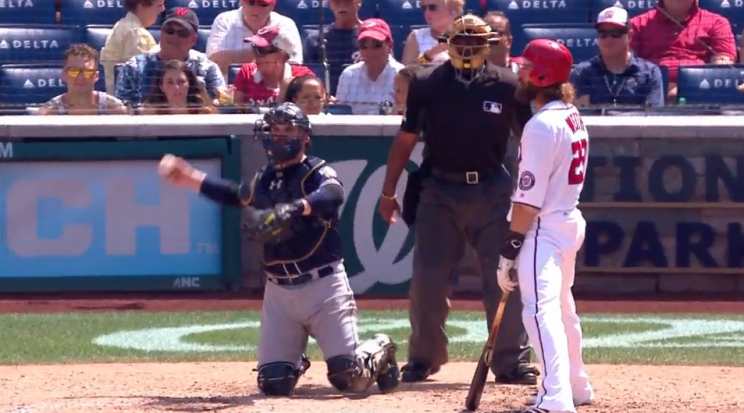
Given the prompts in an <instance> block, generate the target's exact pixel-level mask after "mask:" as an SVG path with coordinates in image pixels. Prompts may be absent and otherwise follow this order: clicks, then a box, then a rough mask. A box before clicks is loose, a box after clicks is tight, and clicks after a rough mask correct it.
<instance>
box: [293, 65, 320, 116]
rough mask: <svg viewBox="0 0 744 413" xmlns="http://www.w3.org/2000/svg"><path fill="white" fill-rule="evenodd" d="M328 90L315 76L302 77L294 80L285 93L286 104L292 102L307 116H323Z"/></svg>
mask: <svg viewBox="0 0 744 413" xmlns="http://www.w3.org/2000/svg"><path fill="white" fill-rule="evenodd" d="M326 98H327V95H326V89H325V86H323V82H321V81H320V79H318V78H317V77H315V75H302V76H298V77H296V78H294V79H292V81H291V82H289V85H288V86H287V90H286V92H285V93H284V99H283V101H284V102H292V103H294V104H296V105H297V106H299V107H300V109H302V111H303V112H305V114H307V115H321V114H323V106H325V102H326Z"/></svg>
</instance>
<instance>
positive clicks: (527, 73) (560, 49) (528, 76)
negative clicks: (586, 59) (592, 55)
mask: <svg viewBox="0 0 744 413" xmlns="http://www.w3.org/2000/svg"><path fill="white" fill-rule="evenodd" d="M522 59H523V60H524V65H523V66H522V69H520V73H519V76H520V78H521V80H522V81H523V82H525V83H526V82H527V81H529V83H532V84H533V85H535V86H537V87H548V86H553V85H556V84H560V83H566V82H568V81H569V79H570V78H571V67H572V66H573V56H571V51H570V50H568V48H566V46H564V45H562V44H561V43H558V42H556V41H554V40H550V39H535V40H532V41H531V42H529V43H527V46H526V47H525V48H524V53H522Z"/></svg>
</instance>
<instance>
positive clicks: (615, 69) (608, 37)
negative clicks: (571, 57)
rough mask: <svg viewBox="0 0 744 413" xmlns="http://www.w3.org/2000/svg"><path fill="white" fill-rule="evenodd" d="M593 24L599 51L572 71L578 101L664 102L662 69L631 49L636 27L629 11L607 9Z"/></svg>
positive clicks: (659, 104)
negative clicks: (633, 26)
mask: <svg viewBox="0 0 744 413" xmlns="http://www.w3.org/2000/svg"><path fill="white" fill-rule="evenodd" d="M594 27H595V28H596V29H597V37H598V38H599V55H597V56H595V57H593V58H591V59H589V60H588V61H586V62H581V63H579V64H578V65H576V67H575V68H574V69H573V71H572V73H571V83H572V84H573V85H574V88H575V89H576V95H577V98H576V100H575V104H576V105H577V106H586V105H639V106H643V105H649V106H663V105H664V100H665V97H664V81H663V80H662V77H661V70H660V69H659V67H658V66H656V65H655V64H653V63H651V62H649V61H648V60H645V59H641V58H640V57H638V56H636V55H635V54H634V53H633V52H632V51H631V50H630V42H631V41H632V38H633V31H632V30H631V29H630V23H629V20H628V12H627V11H626V10H625V9H623V8H620V7H609V8H607V9H604V10H602V11H601V12H600V13H599V16H598V17H597V23H596V24H595V25H594Z"/></svg>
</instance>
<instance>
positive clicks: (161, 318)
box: [0, 311, 744, 365]
mask: <svg viewBox="0 0 744 413" xmlns="http://www.w3.org/2000/svg"><path fill="white" fill-rule="evenodd" d="M360 317H361V319H360V323H359V327H360V336H361V338H362V339H365V338H369V337H371V336H372V334H374V333H375V332H377V331H375V330H380V331H383V332H385V333H387V334H389V335H390V336H391V337H392V338H393V340H395V341H396V342H397V343H399V346H400V353H401V354H402V355H405V354H406V352H407V340H408V334H409V329H408V314H407V313H406V312H401V311H398V312H369V311H368V312H362V313H361V314H360ZM259 319H260V317H259V314H258V313H257V312H207V313H199V312H191V313H188V312H179V313H141V312H116V313H78V314H48V315H40V314H29V315H25V314H24V315H0V331H2V345H0V364H34V363H45V364H46V363H80V362H116V361H119V362H123V361H127V362H129V361H164V362H173V361H236V360H237V361H248V360H253V359H255V346H256V344H257V343H258V328H255V327H245V326H243V327H241V328H232V329H225V328H222V329H215V330H213V331H197V330H192V331H189V332H186V333H185V334H183V336H182V338H181V343H183V345H184V346H192V347H193V346H197V345H201V346H229V349H226V350H220V351H211V350H212V348H211V347H210V348H206V349H202V350H200V351H180V352H178V351H152V350H150V351H143V350H140V349H135V348H120V347H111V346H102V345H98V344H95V343H94V339H96V338H97V337H100V336H103V335H108V334H113V333H120V332H126V331H137V330H145V329H160V328H184V327H189V326H195V325H205V326H210V325H217V324H234V323H253V324H251V325H252V326H257V325H258V324H259ZM391 319H392V320H391ZM680 319H686V320H687V321H685V322H680V323H678V324H679V326H678V329H680V330H679V331H682V332H681V333H679V334H678V336H677V337H671V338H670V337H667V336H660V335H659V334H666V331H668V329H669V328H670V326H671V325H672V324H674V323H675V321H674V320H680ZM450 321H451V323H450V324H449V325H448V327H447V334H448V336H449V338H450V344H449V353H450V359H451V360H453V361H455V360H474V359H476V358H477V357H478V355H479V354H480V351H481V349H482V346H483V342H484V340H485V336H486V334H487V331H486V323H485V320H484V317H483V315H482V314H481V313H464V312H453V313H452V314H451V315H450ZM736 323H741V325H739V324H736ZM688 330H689V331H688ZM583 331H584V337H585V340H586V344H587V346H586V348H585V349H584V355H585V359H586V360H587V362H589V363H638V364H716V365H744V317H740V316H732V315H680V314H676V315H648V316H645V317H644V315H641V314H639V315H633V316H629V315H599V314H592V315H589V316H586V317H584V320H583ZM629 334H636V335H637V334H657V335H656V336H649V337H650V338H651V339H648V340H645V341H643V342H642V343H641V344H633V343H631V344H628V343H630V342H629V341H627V340H628V339H627V337H628V335H629ZM119 337H120V340H119V343H121V342H122V339H121V336H119ZM127 337H129V338H128V340H129V343H131V342H132V341H131V340H132V339H131V336H127ZM164 337H165V336H164V335H160V336H158V335H153V334H152V333H150V335H148V336H146V337H145V339H144V342H146V343H147V345H149V346H154V345H160V346H163V345H165V343H166V342H167V340H166V338H164ZM277 345H281V344H280V343H279V344H277ZM670 345H671V346H674V347H669V346H670ZM653 346H656V347H653ZM661 346H667V347H661ZM207 350H210V351H207ZM309 355H310V357H311V358H313V359H319V358H321V357H322V355H321V353H320V351H319V349H318V347H317V345H315V344H311V345H310V346H309ZM401 358H402V359H405V356H403V357H401Z"/></svg>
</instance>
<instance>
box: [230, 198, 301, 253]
mask: <svg viewBox="0 0 744 413" xmlns="http://www.w3.org/2000/svg"><path fill="white" fill-rule="evenodd" d="M301 214H302V206H301V204H300V205H297V204H281V205H277V206H276V207H274V208H271V209H255V208H250V209H249V210H248V212H247V214H246V215H247V216H246V217H245V218H244V219H243V224H242V227H243V231H245V233H246V234H248V236H249V237H250V238H251V239H252V240H254V241H256V242H260V243H267V242H270V241H277V240H280V239H283V238H284V237H283V235H286V233H287V232H288V230H289V223H290V220H291V219H292V218H293V217H295V216H297V215H301Z"/></svg>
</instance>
